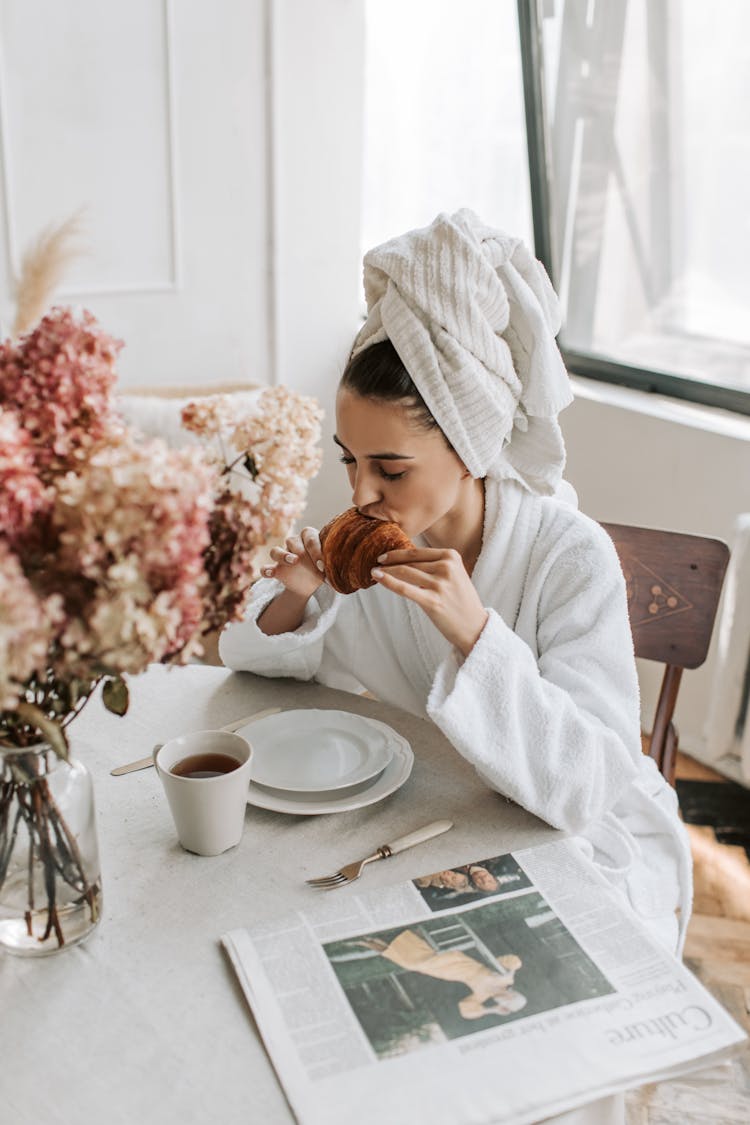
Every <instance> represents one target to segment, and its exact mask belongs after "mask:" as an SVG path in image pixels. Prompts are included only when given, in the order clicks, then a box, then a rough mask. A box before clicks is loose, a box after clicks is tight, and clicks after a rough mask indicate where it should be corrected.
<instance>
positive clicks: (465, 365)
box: [352, 210, 573, 494]
mask: <svg viewBox="0 0 750 1125" xmlns="http://www.w3.org/2000/svg"><path fill="white" fill-rule="evenodd" d="M364 283H365V296H366V299H367V310H368V316H367V321H366V323H365V325H364V327H363V328H362V330H361V331H360V332H359V334H358V336H357V339H356V340H355V343H354V348H353V352H352V354H353V355H356V354H357V353H358V352H359V351H361V350H362V349H363V348H366V347H368V346H369V345H370V344H375V343H377V342H378V341H380V340H384V339H386V338H387V339H389V340H390V341H391V342H392V343H393V346H394V347H395V349H396V351H397V352H398V354H399V357H400V358H401V360H402V362H403V364H404V366H405V367H406V369H407V371H408V372H409V375H410V376H411V378H412V380H413V382H414V384H415V385H416V387H417V390H418V391H419V393H420V394H421V396H422V398H423V399H424V401H425V403H426V405H427V407H428V409H429V410H430V412H431V413H432V415H433V417H434V418H435V420H436V422H437V423H438V425H439V426H440V428H441V430H442V431H443V433H444V434H445V436H446V437H447V439H448V441H449V442H450V443H451V445H452V446H453V448H454V449H455V451H456V453H457V454H458V456H459V457H460V458H461V460H462V461H463V463H464V464H465V465H466V468H467V469H468V470H469V472H470V473H471V475H472V476H474V477H485V476H496V477H501V478H502V477H513V478H515V479H516V480H519V481H521V483H522V484H524V485H525V486H526V487H527V488H529V489H530V490H531V491H533V492H537V493H540V494H551V493H554V492H555V490H556V489H557V487H558V485H559V484H560V481H561V478H562V472H563V468H564V466H565V445H564V442H563V437H562V432H561V430H560V425H559V423H558V420H557V416H558V413H559V411H560V410H562V409H563V407H565V406H567V405H568V404H569V403H570V402H571V401H572V398H573V396H572V393H571V389H570V381H569V379H568V374H567V372H566V370H565V366H564V364H563V360H562V356H561V355H560V351H559V349H558V347H557V344H556V342H555V336H556V334H557V332H558V330H559V328H560V312H559V305H558V300H557V297H556V295H555V291H554V290H553V288H552V285H551V283H550V280H549V278H548V276H547V274H546V272H545V270H544V267H543V266H542V265H541V263H540V262H538V261H537V260H536V259H535V258H534V257H533V255H532V254H531V252H530V251H529V250H528V248H527V247H526V246H525V245H524V243H523V242H522V241H521V240H520V239H519V238H512V237H511V236H510V235H507V234H504V233H503V232H502V231H498V230H492V229H491V228H490V227H487V226H485V225H484V224H483V223H482V222H481V220H480V219H479V218H477V216H476V215H475V214H473V212H471V211H469V210H461V211H458V212H456V214H454V215H447V214H441V215H438V217H437V218H436V219H435V221H434V222H433V223H432V224H431V225H430V226H429V227H425V228H423V229H421V230H414V231H409V232H408V233H407V234H404V235H401V236H400V237H399V238H394V239H391V241H389V242H384V243H383V244H382V246H376V247H375V249H373V250H370V251H369V252H368V253H367V254H366V255H365V259H364Z"/></svg>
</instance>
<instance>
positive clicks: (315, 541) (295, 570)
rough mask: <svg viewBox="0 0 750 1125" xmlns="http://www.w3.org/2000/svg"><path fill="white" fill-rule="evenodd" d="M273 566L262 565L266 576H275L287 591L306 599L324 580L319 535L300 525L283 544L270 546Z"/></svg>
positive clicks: (313, 530)
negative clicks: (299, 530) (282, 545)
mask: <svg viewBox="0 0 750 1125" xmlns="http://www.w3.org/2000/svg"><path fill="white" fill-rule="evenodd" d="M270 555H271V558H272V560H273V563H272V565H270V566H264V567H263V568H262V570H261V574H263V576H264V577H265V578H276V579H278V581H279V582H281V583H282V585H283V586H284V587H285V589H287V590H288V591H289V592H290V594H295V595H296V596H297V597H298V598H303V599H304V600H305V601H307V599H308V598H310V597H312V595H313V594H314V593H315V591H316V590H317V589H318V587H319V586H321V585H322V584H323V582H324V581H325V576H324V574H323V556H322V553H321V550H320V537H319V536H318V533H317V531H316V530H315V528H314V527H303V528H302V531H301V532H300V533H299V535H293V536H291V537H290V538H289V539H287V540H286V547H272V548H271V551H270Z"/></svg>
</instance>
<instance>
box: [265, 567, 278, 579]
mask: <svg viewBox="0 0 750 1125" xmlns="http://www.w3.org/2000/svg"><path fill="white" fill-rule="evenodd" d="M275 569H276V567H273V566H264V567H263V574H265V576H266V578H270V577H271V576H272V575H273V572H274V570H275Z"/></svg>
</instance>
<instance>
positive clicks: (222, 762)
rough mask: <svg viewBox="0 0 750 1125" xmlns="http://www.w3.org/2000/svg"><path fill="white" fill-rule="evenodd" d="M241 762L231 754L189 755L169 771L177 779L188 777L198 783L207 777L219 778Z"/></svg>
mask: <svg viewBox="0 0 750 1125" xmlns="http://www.w3.org/2000/svg"><path fill="white" fill-rule="evenodd" d="M241 765H242V762H238V761H237V759H236V758H233V757H232V756H231V754H211V753H208V754H191V755H189V757H187V758H182V759H181V760H180V761H179V762H175V764H174V765H173V766H172V768H171V769H170V771H169V772H170V773H173V774H176V775H177V777H189V778H190V779H191V780H193V781H199V780H201V779H202V778H207V777H221V775H222V774H225V773H231V772H232V770H236V769H237V768H238V767H239V766H241Z"/></svg>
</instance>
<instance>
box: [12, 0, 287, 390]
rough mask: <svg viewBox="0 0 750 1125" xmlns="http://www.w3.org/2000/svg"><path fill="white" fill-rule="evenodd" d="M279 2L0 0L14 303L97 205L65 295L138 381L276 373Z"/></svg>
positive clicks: (124, 372)
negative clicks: (270, 216) (269, 82)
mask: <svg viewBox="0 0 750 1125" xmlns="http://www.w3.org/2000/svg"><path fill="white" fill-rule="evenodd" d="M264 73H265V29H264V4H263V2H262V0H251V2H247V0H244V2H243V0H219V2H214V3H211V4H206V3H202V2H201V0H179V3H175V2H174V0H127V2H126V0H108V2H107V3H106V4H102V3H100V2H97V0H1V2H0V113H1V117H0V126H1V127H2V133H1V136H0V143H1V148H0V163H1V165H2V199H1V201H0V202H1V203H2V209H3V215H2V219H3V221H2V227H1V229H0V240H1V245H0V250H1V251H2V253H0V293H1V294H2V306H1V308H0V312H1V313H2V319H3V324H4V325H5V326H6V327H7V325H8V324H9V323H10V322H11V320H12V314H13V306H12V288H13V283H14V280H15V278H16V277H17V273H18V268H19V263H20V259H21V256H22V254H23V251H24V250H25V248H26V247H27V246H28V244H29V243H30V242H31V241H32V240H33V239H34V238H35V237H36V236H37V235H38V233H39V232H40V231H41V230H42V228H44V227H45V226H47V225H49V224H50V223H57V222H60V221H61V220H62V219H64V218H66V217H67V216H68V215H70V214H71V213H73V212H75V211H77V210H79V209H80V208H83V209H84V213H83V230H84V239H85V244H86V251H87V252H86V253H85V254H84V255H82V256H80V257H79V258H78V259H77V260H76V261H75V262H73V263H71V265H70V267H69V270H68V272H67V275H66V280H65V283H64V285H63V286H62V287H61V289H60V290H59V291H58V293H57V295H56V300H57V301H58V302H65V303H73V304H82V305H85V306H86V307H87V308H90V309H91V310H92V312H94V313H95V315H96V316H97V317H98V318H99V319H100V320H101V322H102V323H103V324H104V325H105V327H106V328H107V329H108V330H109V331H111V332H113V333H114V334H115V335H119V336H121V337H122V338H123V339H125V341H126V344H127V346H126V348H125V350H124V352H123V354H122V357H121V361H120V372H121V381H122V382H123V383H124V384H128V383H129V384H139V385H143V384H149V383H151V384H155V385H161V384H168V383H185V384H190V383H204V382H214V381H215V382H220V381H227V380H232V381H238V380H243V379H247V380H250V381H253V382H261V383H262V382H267V381H268V380H269V363H268V332H267V327H266V323H267V316H266V312H267V310H266V301H267V288H266V279H267V273H268V238H267V229H268V228H267V221H266V220H267V199H266V183H267V178H266V176H267V168H266V152H267V144H266V107H265V98H264V90H265V83H264Z"/></svg>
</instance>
